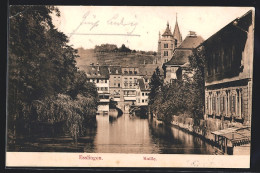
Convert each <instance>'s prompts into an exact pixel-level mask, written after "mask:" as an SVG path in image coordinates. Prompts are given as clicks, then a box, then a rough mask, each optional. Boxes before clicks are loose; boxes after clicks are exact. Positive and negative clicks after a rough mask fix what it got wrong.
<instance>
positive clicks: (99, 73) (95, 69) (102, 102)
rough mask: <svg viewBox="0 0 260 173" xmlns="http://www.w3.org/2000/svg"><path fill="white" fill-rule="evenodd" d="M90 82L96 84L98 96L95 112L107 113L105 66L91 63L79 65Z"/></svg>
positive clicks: (106, 72)
mask: <svg viewBox="0 0 260 173" xmlns="http://www.w3.org/2000/svg"><path fill="white" fill-rule="evenodd" d="M81 69H82V70H83V71H85V73H86V75H87V79H88V80H89V81H90V82H93V83H95V84H96V87H97V90H98V96H99V104H98V111H97V114H108V111H109V71H108V68H107V67H106V66H99V65H96V66H95V65H91V66H84V67H81Z"/></svg>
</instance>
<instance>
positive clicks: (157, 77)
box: [149, 67, 163, 105]
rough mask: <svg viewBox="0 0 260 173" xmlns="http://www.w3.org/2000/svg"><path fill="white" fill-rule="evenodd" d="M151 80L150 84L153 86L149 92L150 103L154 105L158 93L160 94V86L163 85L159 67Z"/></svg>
mask: <svg viewBox="0 0 260 173" xmlns="http://www.w3.org/2000/svg"><path fill="white" fill-rule="evenodd" d="M150 81H151V82H150V83H149V86H150V88H151V91H150V93H149V105H152V104H153V103H154V101H155V97H156V95H157V94H158V92H159V90H160V88H161V87H162V85H163V80H162V78H161V74H160V70H159V68H158V67H157V68H156V70H155V72H154V73H153V75H152V77H151V80H150Z"/></svg>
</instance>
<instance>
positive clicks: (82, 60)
mask: <svg viewBox="0 0 260 173" xmlns="http://www.w3.org/2000/svg"><path fill="white" fill-rule="evenodd" d="M78 55H79V57H78V58H77V66H82V65H90V64H91V63H94V64H97V63H98V64H99V65H121V66H127V65H128V66H139V65H140V64H156V62H157V61H158V57H157V56H156V55H153V54H151V53H150V52H140V51H137V52H128V53H127V52H95V51H94V49H83V48H79V49H78ZM157 63H159V62H157Z"/></svg>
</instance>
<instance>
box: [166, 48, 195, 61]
mask: <svg viewBox="0 0 260 173" xmlns="http://www.w3.org/2000/svg"><path fill="white" fill-rule="evenodd" d="M191 54H192V50H191V49H175V51H174V53H173V56H172V59H171V60H170V61H168V62H167V63H165V64H164V65H183V64H185V63H187V62H188V61H189V56H190V55H191Z"/></svg>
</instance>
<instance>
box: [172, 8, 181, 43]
mask: <svg viewBox="0 0 260 173" xmlns="http://www.w3.org/2000/svg"><path fill="white" fill-rule="evenodd" d="M177 15H178V13H176V23H175V27H174V31H173V37H174V38H175V39H176V40H177V41H178V43H181V42H182V37H181V32H180V29H179V25H178V17H177Z"/></svg>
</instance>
